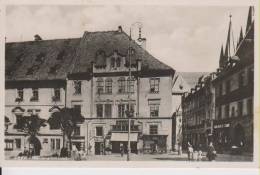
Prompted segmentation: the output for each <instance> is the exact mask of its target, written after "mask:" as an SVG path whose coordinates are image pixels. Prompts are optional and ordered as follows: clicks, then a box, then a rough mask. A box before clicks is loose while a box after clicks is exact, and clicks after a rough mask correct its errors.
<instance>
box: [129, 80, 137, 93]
mask: <svg viewBox="0 0 260 175" xmlns="http://www.w3.org/2000/svg"><path fill="white" fill-rule="evenodd" d="M134 83H135V81H134V79H133V78H131V80H130V79H129V78H128V79H127V92H128V93H134Z"/></svg>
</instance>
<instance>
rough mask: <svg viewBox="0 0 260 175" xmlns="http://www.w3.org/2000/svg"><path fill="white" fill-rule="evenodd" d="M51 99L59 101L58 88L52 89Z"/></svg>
mask: <svg viewBox="0 0 260 175" xmlns="http://www.w3.org/2000/svg"><path fill="white" fill-rule="evenodd" d="M52 101H60V88H55V89H54V97H53V99H52Z"/></svg>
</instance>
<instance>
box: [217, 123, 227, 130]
mask: <svg viewBox="0 0 260 175" xmlns="http://www.w3.org/2000/svg"><path fill="white" fill-rule="evenodd" d="M228 127H230V123H225V124H219V125H215V126H214V128H215V129H218V128H228Z"/></svg>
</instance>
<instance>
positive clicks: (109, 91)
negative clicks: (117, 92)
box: [105, 78, 112, 94]
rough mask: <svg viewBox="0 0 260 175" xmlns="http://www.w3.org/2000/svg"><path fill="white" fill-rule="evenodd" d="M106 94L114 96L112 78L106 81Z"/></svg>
mask: <svg viewBox="0 0 260 175" xmlns="http://www.w3.org/2000/svg"><path fill="white" fill-rule="evenodd" d="M105 92H106V93H107V94H112V79H110V78H108V79H106V81H105Z"/></svg>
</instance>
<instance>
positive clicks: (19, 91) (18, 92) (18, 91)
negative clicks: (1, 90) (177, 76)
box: [17, 88, 24, 101]
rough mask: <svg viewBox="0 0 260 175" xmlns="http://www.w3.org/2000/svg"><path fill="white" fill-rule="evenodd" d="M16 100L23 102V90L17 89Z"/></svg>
mask: <svg viewBox="0 0 260 175" xmlns="http://www.w3.org/2000/svg"><path fill="white" fill-rule="evenodd" d="M17 98H19V99H20V100H21V101H23V100H24V89H23V88H17Z"/></svg>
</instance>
